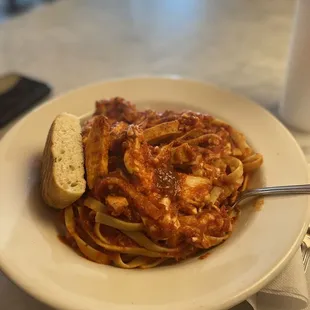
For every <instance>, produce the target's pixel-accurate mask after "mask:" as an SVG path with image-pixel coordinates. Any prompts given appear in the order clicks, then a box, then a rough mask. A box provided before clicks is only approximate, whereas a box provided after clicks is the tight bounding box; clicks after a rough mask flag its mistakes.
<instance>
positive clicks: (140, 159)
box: [124, 125, 154, 193]
mask: <svg viewBox="0 0 310 310" xmlns="http://www.w3.org/2000/svg"><path fill="white" fill-rule="evenodd" d="M125 149H126V151H125V155H124V164H125V167H126V169H127V171H128V172H129V173H130V174H132V175H135V176H136V177H137V178H138V181H139V184H140V185H141V186H142V188H143V192H145V193H149V192H151V191H152V190H153V188H154V167H153V165H152V164H153V163H152V156H151V152H150V149H149V146H148V145H147V143H146V142H145V141H144V139H143V134H142V131H141V129H140V128H139V127H138V126H135V125H131V126H129V128H128V131H127V140H126V142H125Z"/></svg>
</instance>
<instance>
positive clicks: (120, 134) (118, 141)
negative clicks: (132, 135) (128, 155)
mask: <svg viewBox="0 0 310 310" xmlns="http://www.w3.org/2000/svg"><path fill="white" fill-rule="evenodd" d="M127 129H128V124H127V123H125V122H117V123H115V124H114V125H113V126H112V128H111V132H110V150H111V151H112V152H113V153H114V154H117V155H118V154H120V152H121V147H122V143H123V142H124V141H125V139H126V134H127Z"/></svg>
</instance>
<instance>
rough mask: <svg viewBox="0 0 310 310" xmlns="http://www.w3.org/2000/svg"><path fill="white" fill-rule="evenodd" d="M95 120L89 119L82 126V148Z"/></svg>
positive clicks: (93, 118)
mask: <svg viewBox="0 0 310 310" xmlns="http://www.w3.org/2000/svg"><path fill="white" fill-rule="evenodd" d="M95 119H96V117H91V118H90V119H89V120H87V121H86V122H85V123H84V124H83V128H82V142H83V145H84V146H85V145H86V141H87V139H88V135H89V133H90V130H91V128H92V127H93V124H94V121H95Z"/></svg>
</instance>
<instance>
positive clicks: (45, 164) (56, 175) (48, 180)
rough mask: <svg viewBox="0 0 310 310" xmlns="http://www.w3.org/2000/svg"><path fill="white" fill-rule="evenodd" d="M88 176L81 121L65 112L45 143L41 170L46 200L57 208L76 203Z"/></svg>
mask: <svg viewBox="0 0 310 310" xmlns="http://www.w3.org/2000/svg"><path fill="white" fill-rule="evenodd" d="M84 174H85V171H84V155H83V146H82V136H81V125H80V121H79V119H78V118H77V117H76V116H74V115H71V114H68V113H62V114H60V115H58V116H57V117H56V118H55V120H54V122H53V124H52V125H51V128H50V130H49V133H48V137H47V140H46V143H45V148H44V153H43V158H42V169H41V193H42V197H43V199H44V201H45V202H46V203H47V204H48V205H49V206H51V207H54V208H57V209H63V208H65V207H67V206H69V205H70V204H72V203H73V202H74V201H76V200H77V199H79V198H80V197H81V196H82V195H83V193H84V192H85V188H86V181H85V179H84Z"/></svg>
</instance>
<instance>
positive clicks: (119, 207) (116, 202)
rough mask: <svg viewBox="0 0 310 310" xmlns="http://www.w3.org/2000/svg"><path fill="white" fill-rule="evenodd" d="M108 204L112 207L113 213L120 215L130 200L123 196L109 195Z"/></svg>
mask: <svg viewBox="0 0 310 310" xmlns="http://www.w3.org/2000/svg"><path fill="white" fill-rule="evenodd" d="M105 202H106V204H107V205H108V207H110V209H111V215H113V216H120V215H121V214H123V213H124V211H125V208H126V207H128V200H127V199H126V198H125V197H122V196H110V195H109V196H107V198H106V199H105Z"/></svg>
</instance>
